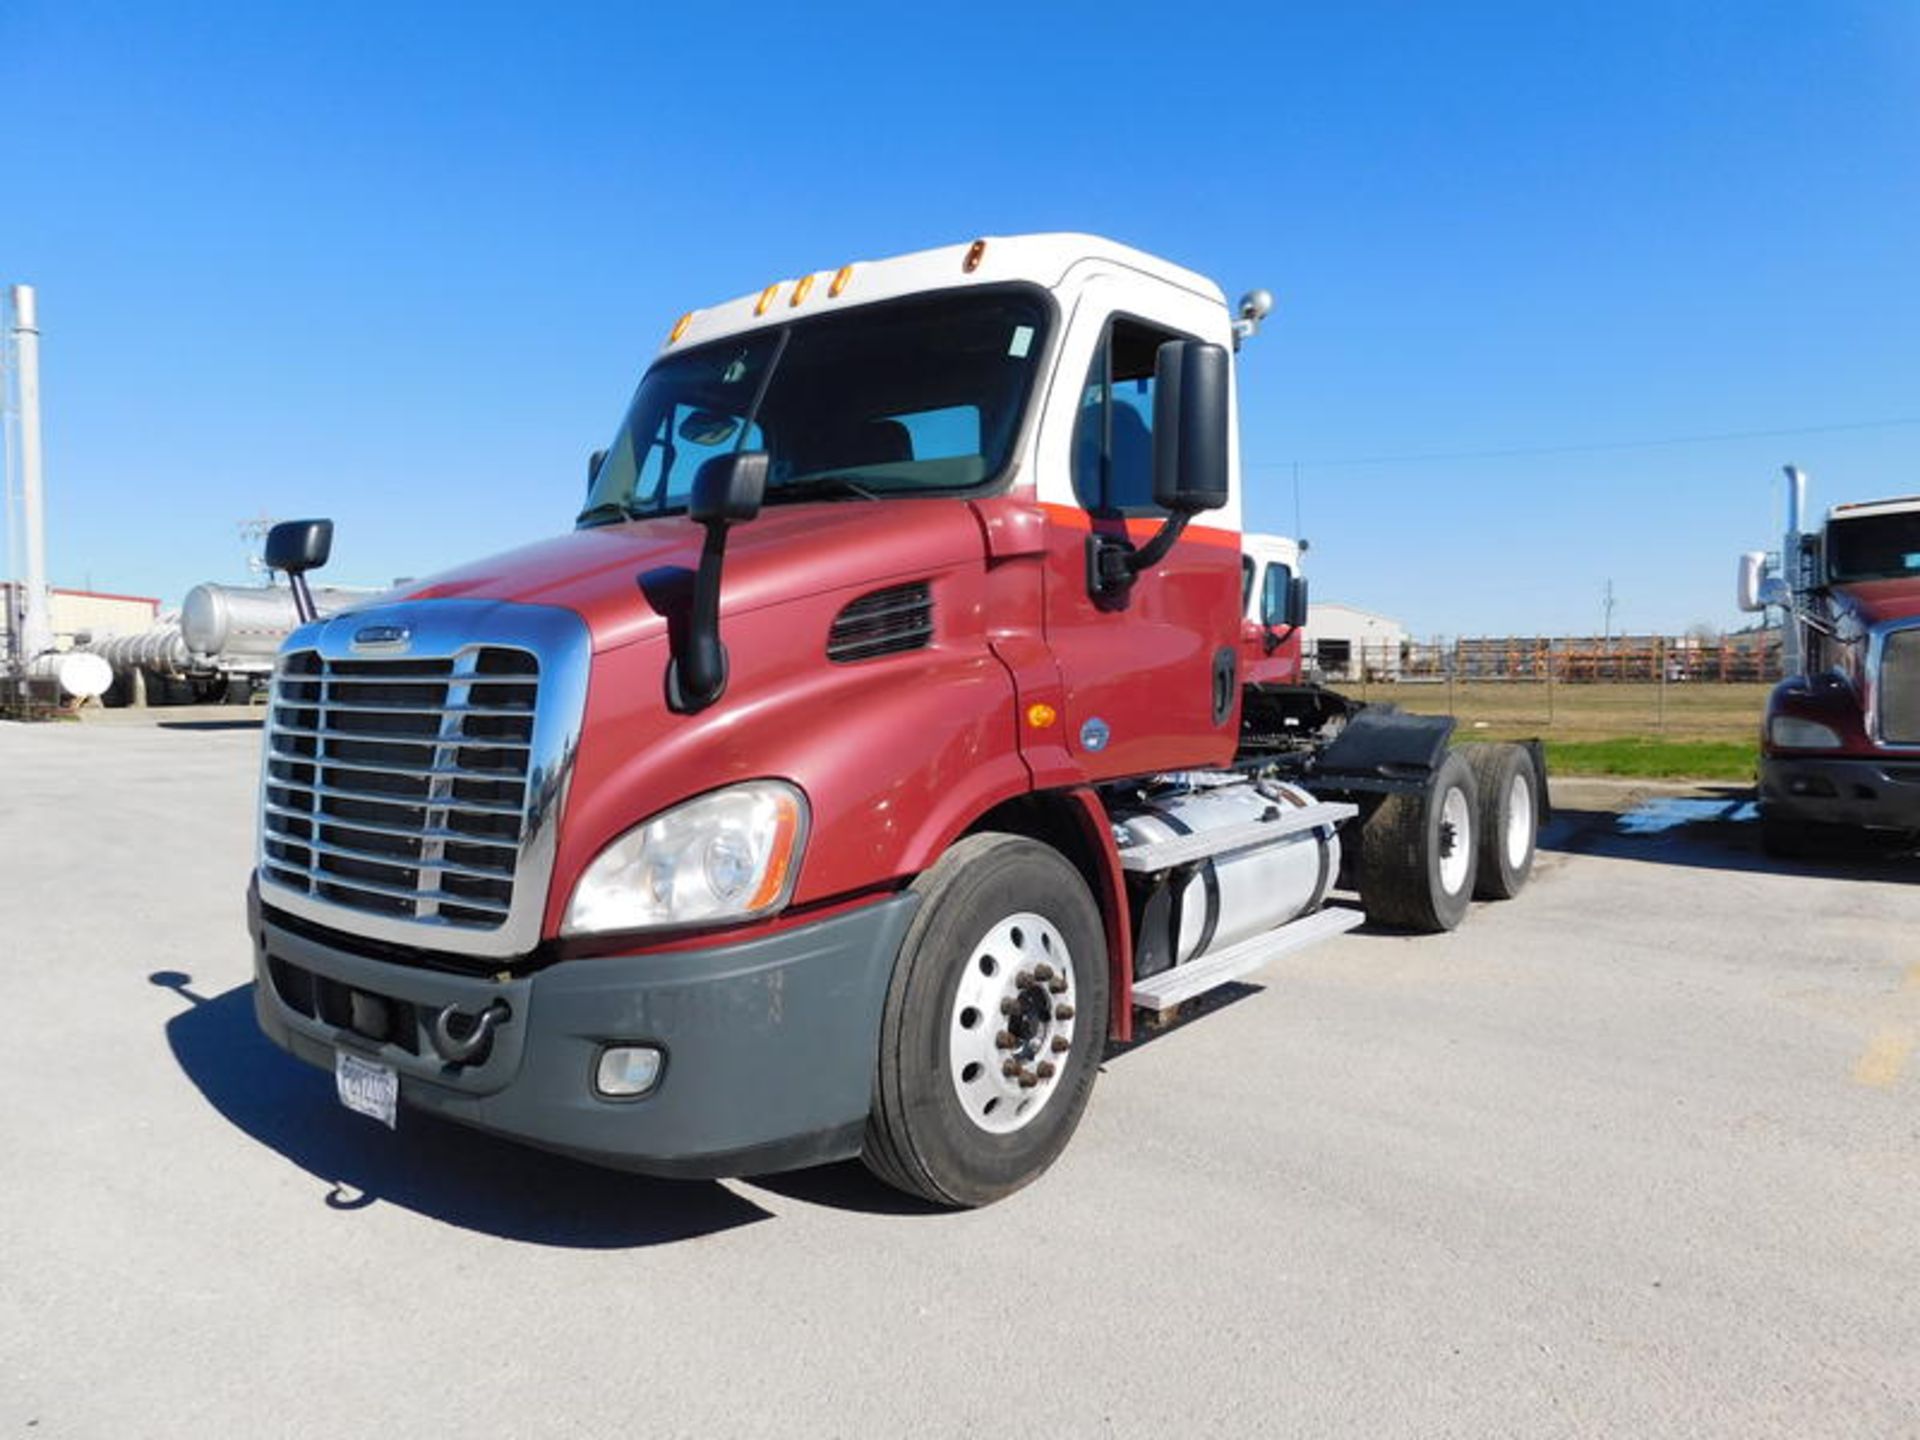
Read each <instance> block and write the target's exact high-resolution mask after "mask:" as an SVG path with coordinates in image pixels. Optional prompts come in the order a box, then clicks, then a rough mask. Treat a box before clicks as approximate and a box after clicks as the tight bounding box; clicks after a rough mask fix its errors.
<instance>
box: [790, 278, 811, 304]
mask: <svg viewBox="0 0 1920 1440" xmlns="http://www.w3.org/2000/svg"><path fill="white" fill-rule="evenodd" d="M812 293H813V276H811V275H802V276H801V277H800V278H799V279H798V280H797V281H795V282H794V286H793V298H792V299H791V300H789V301H787V304H789V305H791V306H795V307H797V306H799V305H800V304H802V303H803V302H804V301H805V300H806V298H807V296H809V295H811V294H812Z"/></svg>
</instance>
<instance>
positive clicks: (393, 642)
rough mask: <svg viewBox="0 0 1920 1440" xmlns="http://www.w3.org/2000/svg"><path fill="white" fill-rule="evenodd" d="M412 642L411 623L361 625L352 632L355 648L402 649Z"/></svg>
mask: <svg viewBox="0 0 1920 1440" xmlns="http://www.w3.org/2000/svg"><path fill="white" fill-rule="evenodd" d="M412 643H413V627H412V626H411V625H362V626H361V627H360V628H359V629H358V630H356V631H354V632H353V648H354V649H356V650H404V649H406V648H407V647H408V646H409V645H411V644H412Z"/></svg>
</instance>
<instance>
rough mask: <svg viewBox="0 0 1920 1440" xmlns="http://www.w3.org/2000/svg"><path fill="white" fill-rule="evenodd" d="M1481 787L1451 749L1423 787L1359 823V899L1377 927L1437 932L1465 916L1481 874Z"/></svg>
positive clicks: (1453, 926)
mask: <svg viewBox="0 0 1920 1440" xmlns="http://www.w3.org/2000/svg"><path fill="white" fill-rule="evenodd" d="M1480 825H1481V821H1480V791H1479V787H1478V785H1477V784H1476V782H1475V780H1474V772H1473V767H1472V765H1471V764H1470V763H1469V762H1468V761H1467V758H1466V757H1465V756H1464V755H1462V754H1461V753H1460V751H1458V750H1450V751H1448V752H1447V756H1446V758H1445V759H1444V760H1442V761H1441V762H1440V765H1439V767H1438V768H1437V769H1435V770H1434V772H1433V775H1432V777H1431V778H1430V779H1429V780H1428V782H1427V786H1426V788H1425V789H1424V790H1419V791H1415V792H1412V793H1408V794H1399V795H1389V796H1387V798H1386V799H1384V800H1382V801H1381V802H1380V803H1379V804H1378V805H1377V806H1375V807H1374V810H1373V813H1372V814H1371V815H1369V816H1368V817H1367V819H1366V823H1365V824H1364V825H1362V826H1361V828H1360V867H1359V881H1360V901H1361V904H1362V905H1364V906H1365V907H1366V912H1367V919H1368V920H1369V921H1370V922H1372V923H1373V924H1375V925H1388V926H1392V927H1393V928H1395V929H1399V930H1416V931H1421V932H1425V933H1434V932H1438V931H1442V930H1453V929H1456V928H1457V927H1458V926H1459V924H1460V922H1461V921H1462V920H1464V919H1465V918H1466V914H1467V906H1468V904H1469V902H1471V901H1472V899H1473V889H1474V882H1475V880H1476V878H1477V877H1478V874H1479V868H1480V847H1479V842H1478V837H1479V834H1480Z"/></svg>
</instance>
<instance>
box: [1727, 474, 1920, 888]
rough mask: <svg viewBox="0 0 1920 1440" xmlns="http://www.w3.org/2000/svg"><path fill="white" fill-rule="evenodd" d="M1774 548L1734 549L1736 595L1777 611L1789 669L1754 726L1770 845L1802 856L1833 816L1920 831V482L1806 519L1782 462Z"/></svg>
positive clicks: (1834, 825)
mask: <svg viewBox="0 0 1920 1440" xmlns="http://www.w3.org/2000/svg"><path fill="white" fill-rule="evenodd" d="M1786 476H1787V496H1788V498H1787V529H1786V535H1785V537H1784V540H1783V542H1782V546H1781V551H1780V554H1779V556H1778V557H1772V556H1769V555H1767V554H1766V553H1765V552H1763V551H1752V552H1749V553H1748V554H1745V555H1743V556H1741V557H1740V577H1739V586H1738V590H1739V595H1738V599H1739V604H1740V607H1741V609H1743V610H1752V611H1762V610H1765V609H1766V608H1767V607H1768V606H1779V607H1780V608H1781V609H1782V610H1783V611H1785V615H1786V619H1785V629H1784V636H1785V642H1784V649H1785V655H1786V672H1787V673H1786V678H1785V679H1783V680H1782V681H1781V682H1780V683H1779V684H1778V685H1777V686H1775V687H1774V689H1773V693H1772V694H1771V695H1770V696H1768V698H1767V710H1766V716H1765V719H1764V721H1763V722H1762V725H1761V731H1760V825H1761V839H1762V843H1763V844H1764V845H1765V847H1766V849H1767V850H1768V851H1769V852H1770V853H1772V854H1776V855H1784V856H1799V855H1805V854H1807V853H1809V852H1812V851H1816V850H1818V849H1819V848H1820V847H1821V845H1822V843H1823V840H1824V839H1825V838H1826V837H1828V836H1829V835H1830V834H1831V833H1832V832H1833V831H1834V830H1836V829H1839V828H1841V827H1850V828H1855V829H1868V830H1875V831H1884V832H1890V833H1893V834H1906V835H1912V834H1915V833H1920V495H1909V496H1905V497H1903V498H1900V499H1893V500H1875V501H1868V502H1857V503H1851V504H1845V505H1835V506H1834V507H1833V508H1832V509H1831V510H1829V511H1828V512H1827V517H1826V523H1825V524H1824V525H1823V526H1822V527H1821V528H1820V529H1818V530H1813V531H1808V530H1806V529H1804V527H1803V524H1802V518H1801V517H1802V515H1803V514H1804V512H1805V509H1806V480H1805V477H1804V476H1803V475H1802V474H1801V473H1800V471H1799V470H1798V469H1796V468H1795V467H1793V466H1788V467H1787V470H1786Z"/></svg>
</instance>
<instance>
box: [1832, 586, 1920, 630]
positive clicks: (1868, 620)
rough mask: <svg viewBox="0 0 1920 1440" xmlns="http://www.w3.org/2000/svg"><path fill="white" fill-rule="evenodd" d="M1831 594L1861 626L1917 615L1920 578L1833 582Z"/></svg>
mask: <svg viewBox="0 0 1920 1440" xmlns="http://www.w3.org/2000/svg"><path fill="white" fill-rule="evenodd" d="M1833 595H1834V599H1835V600H1836V601H1837V602H1838V603H1839V604H1841V605H1844V606H1846V607H1847V608H1848V609H1850V610H1852V611H1853V612H1854V613H1855V614H1856V615H1858V616H1859V617H1860V621H1861V623H1862V624H1864V625H1881V624H1885V623H1886V622H1887V621H1889V620H1904V619H1908V618H1910V617H1914V616H1920V578H1916V579H1901V580H1863V581H1861V582H1859V583H1858V584H1854V585H1836V586H1834V587H1833Z"/></svg>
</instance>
